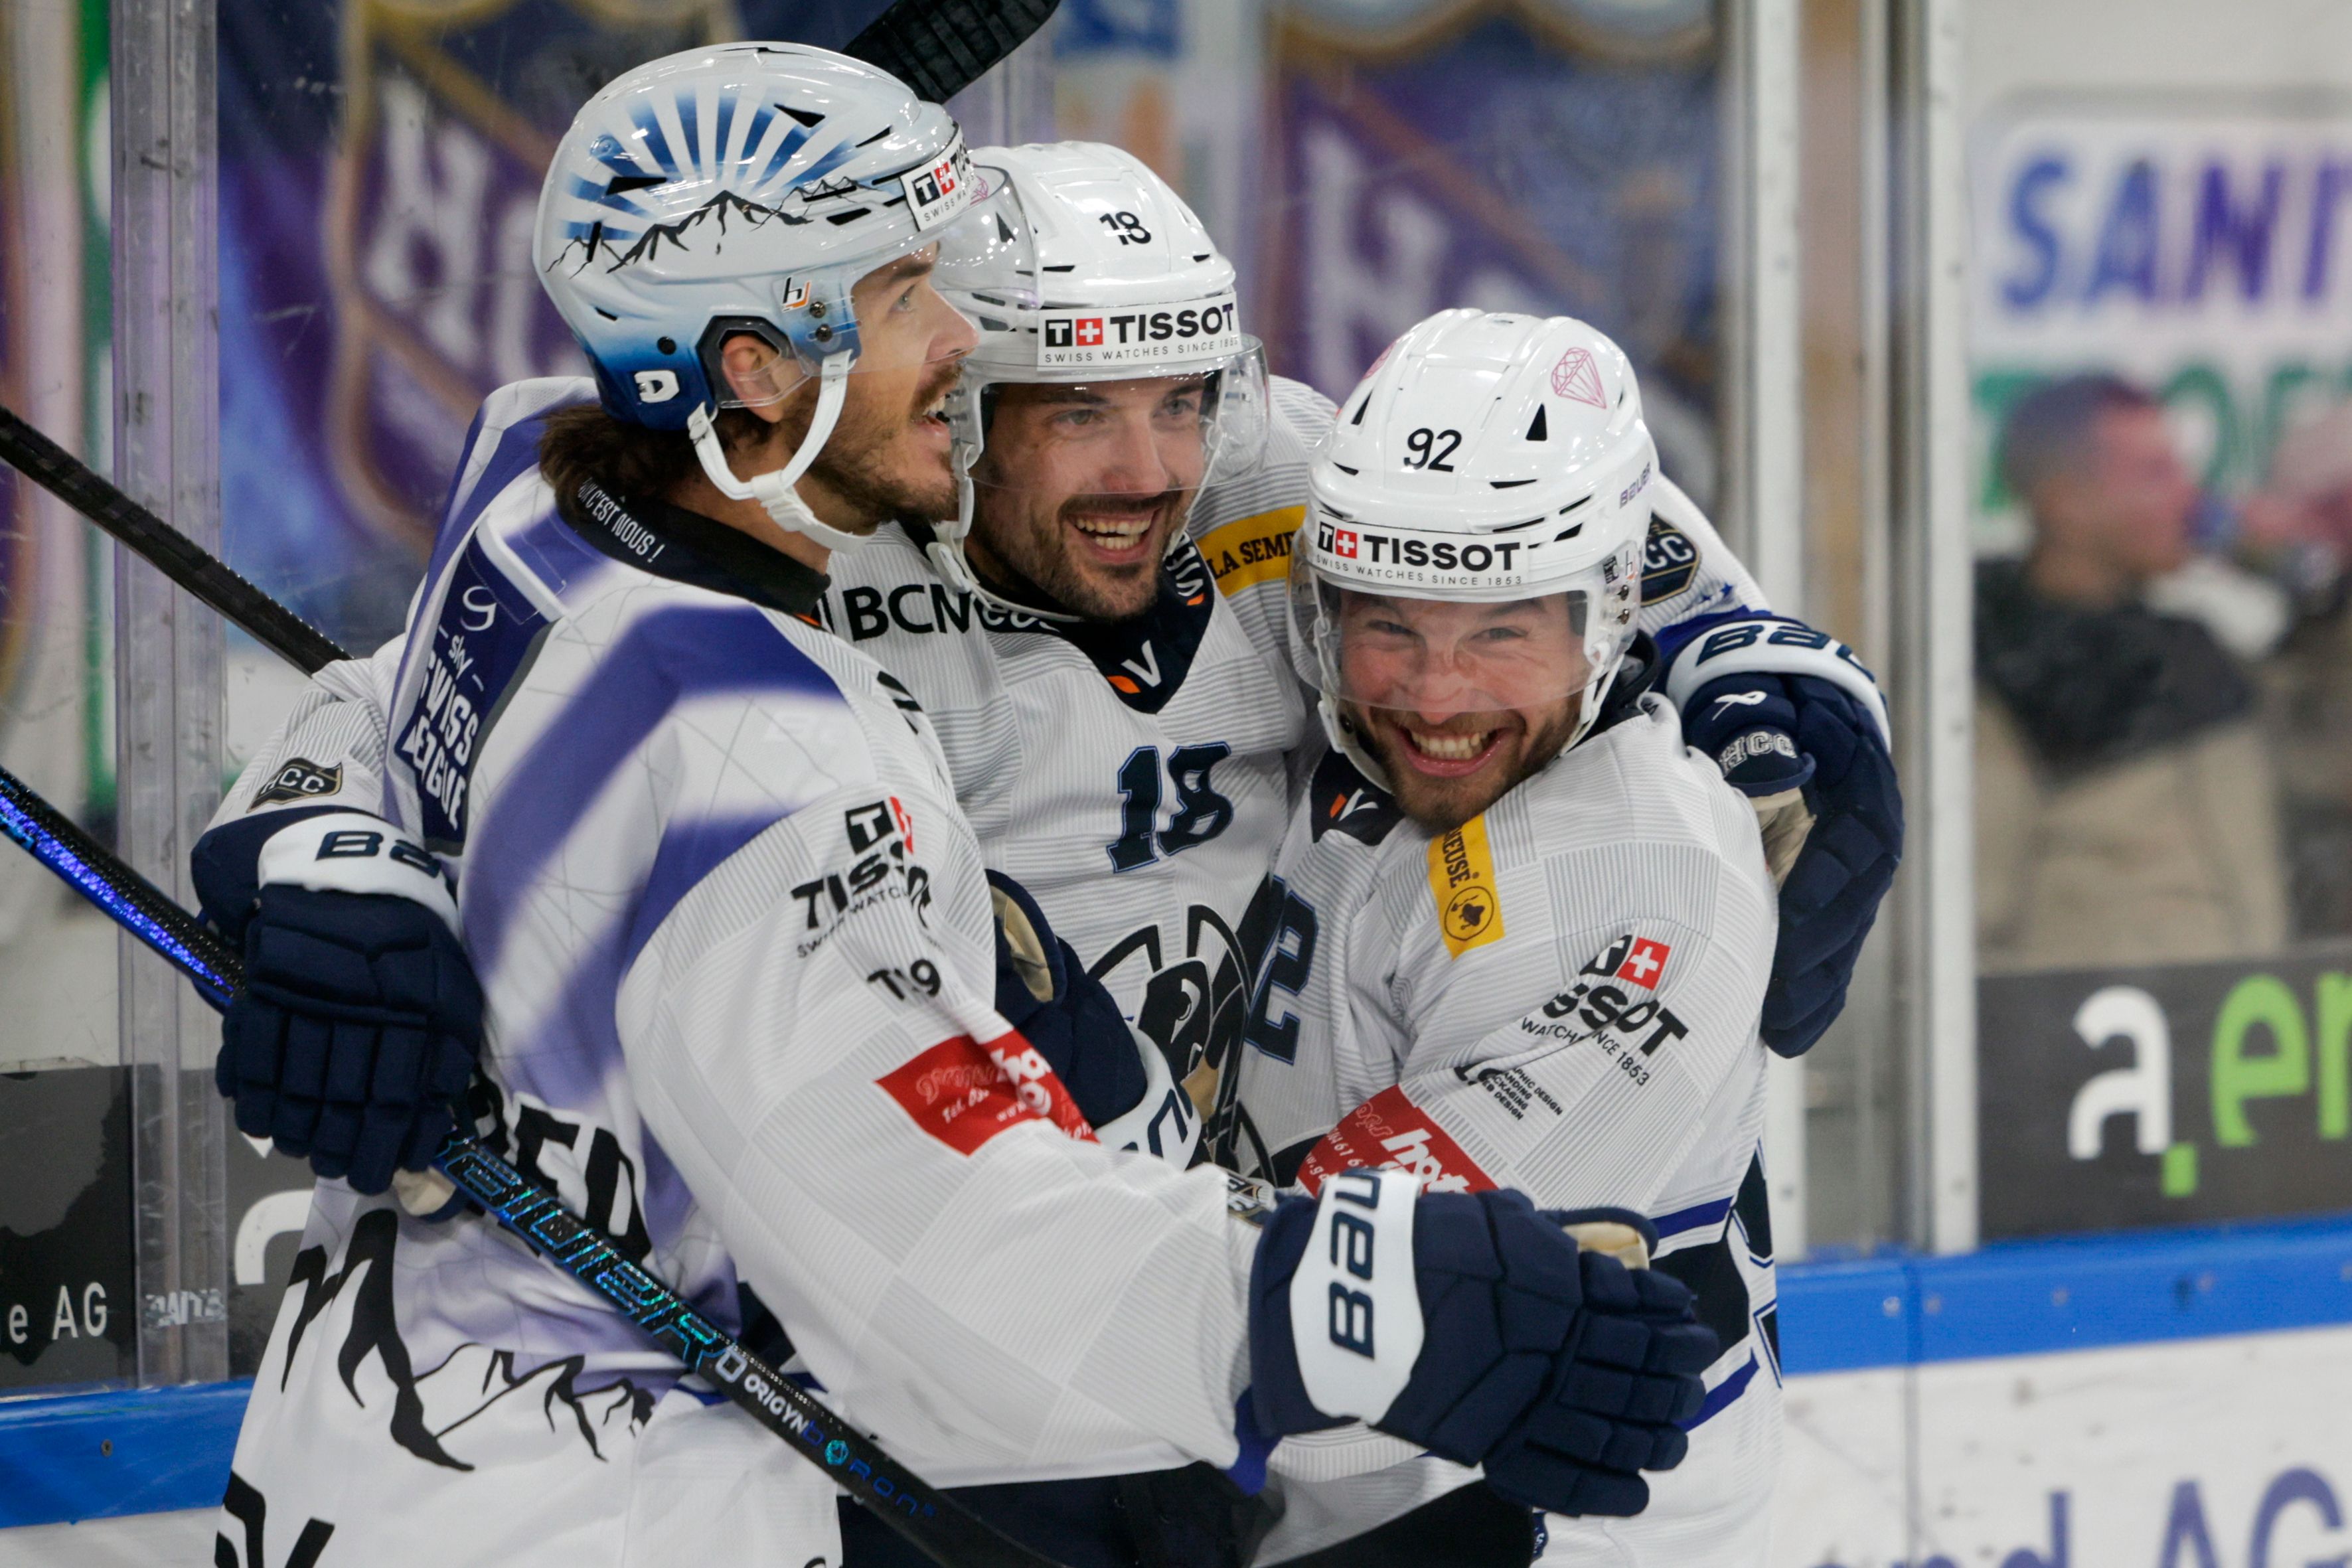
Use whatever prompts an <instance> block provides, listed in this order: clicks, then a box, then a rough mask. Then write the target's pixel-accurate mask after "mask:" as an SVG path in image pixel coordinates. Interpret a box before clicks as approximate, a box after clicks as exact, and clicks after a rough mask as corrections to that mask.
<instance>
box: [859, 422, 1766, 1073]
mask: <svg viewBox="0 0 2352 1568" xmlns="http://www.w3.org/2000/svg"><path fill="white" fill-rule="evenodd" d="M1272 390H1273V402H1274V408H1275V414H1276V417H1275V419H1274V420H1273V422H1272V427H1271V430H1270V434H1269V438H1268V441H1267V447H1266V453H1265V461H1264V462H1263V463H1262V464H1261V465H1260V466H1259V467H1258V468H1257V469H1255V471H1254V472H1252V473H1251V474H1249V475H1247V476H1245V477H1244V478H1241V479H1235V480H1233V481H1230V482H1226V483H1223V484H1219V485H1215V486H1212V487H1209V488H1208V489H1205V490H1204V491H1203V492H1202V495H1201V496H1200V498H1199V500H1197V502H1196V503H1195V505H1194V506H1193V509H1192V515H1191V517H1190V519H1189V520H1188V523H1187V532H1188V534H1189V535H1190V539H1191V542H1190V543H1187V544H1184V545H1181V546H1180V547H1179V548H1178V550H1177V552H1175V554H1174V555H1173V556H1172V557H1171V560H1170V563H1169V567H1168V571H1167V573H1166V574H1165V575H1164V577H1163V579H1162V582H1161V584H1160V596H1159V599H1158V602H1157V603H1156V604H1155V605H1153V607H1152V609H1151V610H1150V613H1149V614H1147V615H1146V616H1143V617H1142V618H1140V619H1139V620H1136V621H1131V622H1126V623H1122V624H1118V625H1103V624H1078V625H1071V624H1067V623H1057V622H1054V621H1049V620H1045V619H1040V618H1035V617H1030V616H1018V615H1011V614H1007V613H1004V612H1002V611H999V610H996V609H994V608H992V607H991V606H989V605H986V604H985V603H984V602H982V601H979V600H977V599H976V598H975V597H974V596H973V595H970V594H968V593H964V592H961V591H959V590H957V589H955V588H952V587H950V586H949V585H948V584H945V583H944V582H942V581H940V579H939V578H938V577H937V576H935V575H934V574H932V572H931V570H930V568H929V564H928V563H927V562H926V561H925V559H924V556H923V553H922V551H921V549H920V547H919V545H918V544H917V542H915V540H914V539H913V538H911V537H909V535H908V533H907V532H905V531H901V530H900V529H898V528H895V527H893V528H889V529H886V530H885V531H884V532H883V535H882V537H881V538H879V539H877V541H876V542H874V543H873V544H871V545H869V546H867V547H866V548H863V549H860V550H857V551H855V552H849V553H846V554H843V555H836V556H835V558H834V561H833V567H832V570H833V585H832V587H831V589H830V590H829V591H828V592H827V593H826V595H825V602H824V612H823V614H824V618H825V620H826V623H827V624H828V625H829V626H832V627H833V629H834V630H835V631H836V632H838V633H839V634H840V635H841V636H842V637H845V638H846V639H847V640H848V641H849V642H850V643H851V644H852V645H853V646H854V647H857V648H859V649H860V650H862V651H864V652H867V653H870V654H872V655H873V656H874V658H876V659H877V661H878V662H880V663H881V664H882V665H883V667H884V668H887V669H888V670H889V671H890V672H891V673H892V674H893V675H895V676H897V677H898V679H901V680H903V681H905V682H906V684H907V686H908V689H910V690H911V691H913V692H914V694H915V695H916V696H917V697H918V698H919V700H921V702H922V704H923V708H924V710H925V711H926V712H927V713H928V714H929V716H930V719H931V722H932V724H933V726H934V728H935V729H936V730H937V731H938V733H939V737H940V747H941V749H942V751H943V752H945V754H946V756H947V761H948V771H949V773H950V775H952V777H953V778H954V780H955V791H956V798H957V800H958V802H959V804H961V805H962V807H963V809H964V813H965V815H966V816H968V817H970V818H971V825H972V830H973V831H974V832H975V833H976V834H978V835H979V837H980V842H981V851H982V856H983V857H984V858H986V860H987V862H988V864H989V866H990V867H991V868H993V869H996V870H999V871H1003V872H1004V873H1006V874H1007V875H1009V876H1011V877H1013V879H1015V880H1017V881H1019V882H1020V883H1021V884H1022V885H1023V886H1024V888H1026V889H1028V891H1029V892H1030V894H1031V895H1032V896H1033V897H1034V898H1035V899H1036V900H1037V902H1038V904H1039V906H1040V907H1041V908H1043V909H1044V910H1045V915H1046V918H1047V919H1048V920H1049V921H1052V922H1053V925H1054V928H1055V931H1056V932H1057V933H1058V934H1059V935H1060V936H1061V937H1062V938H1063V939H1064V940H1066V941H1067V942H1069V943H1070V945H1071V947H1072V948H1074V949H1075V950H1076V952H1077V953H1078V956H1079V957H1080V958H1081V959H1082V960H1083V961H1084V962H1085V963H1086V964H1087V967H1088V969H1089V970H1090V971H1091V972H1092V973H1094V974H1096V975H1097V977H1098V978H1100V979H1101V980H1102V981H1103V982H1104V984H1106V985H1107V986H1108V988H1109V990H1110V992H1111V994H1112V995H1113V996H1114V997H1116V998H1117V999H1118V1004H1119V1006H1120V1009H1121V1011H1122V1012H1123V1013H1124V1014H1125V1015H1126V1016H1127V1017H1128V1018H1129V1021H1130V1022H1132V1023H1133V1024H1134V1025H1135V1026H1136V1027H1137V1028H1138V1030H1139V1032H1141V1033H1142V1034H1143V1035H1145V1036H1146V1037H1149V1038H1150V1039H1152V1040H1153V1041H1155V1042H1157V1043H1158V1045H1159V1046H1160V1049H1161V1050H1162V1052H1163V1053H1165V1054H1166V1056H1167V1058H1168V1059H1169V1065H1170V1068H1171V1076H1172V1077H1173V1079H1175V1080H1176V1081H1177V1082H1180V1083H1184V1084H1186V1085H1188V1087H1189V1088H1190V1089H1191V1090H1192V1100H1194V1101H1195V1102H1197V1104H1198V1105H1199V1106H1201V1107H1202V1108H1205V1107H1207V1106H1208V1105H1210V1104H1211V1103H1213V1099H1214V1096H1215V1081H1216V1075H1217V1073H1218V1071H1219V1070H1220V1069H1221V1068H1223V1065H1224V1064H1225V1063H1226V1061H1227V1060H1228V1059H1229V1058H1230V1056H1231V1053H1232V1050H1233V1047H1234V1045H1235V1043H1236V1042H1238V1041H1239V1039H1240V1038H1241V1034H1242V1029H1243V1026H1244V1022H1245V1018H1246V1015H1247V1013H1248V1010H1249V1002H1250V995H1249V992H1250V977H1251V973H1252V969H1253V967H1254V965H1255V962H1256V958H1257V955H1258V954H1260V953H1262V952H1264V950H1265V942H1266V941H1267V940H1268V938H1269V936H1270V934H1271V928H1270V927H1269V926H1267V924H1266V923H1265V921H1266V919H1267V917H1268V916H1269V915H1270V914H1271V912H1272V911H1271V910H1269V909H1268V908H1267V907H1266V906H1265V904H1264V903H1263V901H1262V900H1257V899H1256V898H1255V894H1256V891H1257V889H1258V888H1259V885H1260V882H1261V880H1262V879H1263V878H1264V876H1265V870H1266V868H1268V867H1269V866H1270V865H1272V863H1273V860H1274V857H1275V853H1276V849H1277V848H1278V847H1279V846H1280V844H1281V842H1282V836H1283V832H1284V829H1285V827H1286V824H1287V823H1288V821H1289V816H1290V806H1291V803H1292V801H1293V800H1295V799H1296V798H1297V790H1298V788H1299V787H1300V786H1301V785H1303V784H1304V782H1305V779H1304V773H1305V771H1306V769H1307V767H1308V766H1310V765H1311V764H1312V763H1313V761H1314V759H1315V756H1316V755H1317V754H1318V752H1320V751H1321V748H1322V731H1321V727H1320V725H1319V723H1318V721H1317V719H1316V717H1315V713H1314V708H1313V704H1312V697H1311V694H1310V693H1308V692H1307V691H1306V690H1305V689H1302V687H1301V685H1300V682H1299V679H1298V675H1297V671H1296V669H1295V668H1294V666H1293V662H1292V658H1291V654H1290V649H1289V622H1288V616H1287V611H1286V603H1285V599H1286V584H1287V581H1288V577H1289V569H1290V544H1291V536H1292V535H1293V534H1294V533H1295V532H1296V531H1297V528H1298V525H1299V523H1300V521H1302V520H1303V519H1304V518H1305V516H1306V509H1307V475H1308V470H1309V468H1310V467H1311V465H1312V462H1313V459H1314V456H1315V453H1316V450H1317V449H1318V447H1319V446H1320V445H1321V444H1322V442H1323V440H1324V438H1325V437H1327V436H1328V432H1329V428H1330V422H1331V419H1332V416H1333V410H1332V405H1331V404H1330V403H1329V402H1328V400H1327V399H1325V398H1324V397H1323V396H1322V395H1320V394H1319V393H1318V392H1316V391H1315V390H1314V389H1313V388H1311V387H1308V386H1306V385H1304V384H1301V383H1298V382H1295V381H1287V380H1285V379H1283V378H1281V377H1276V378H1274V380H1273V383H1272ZM1662 489H1671V487H1662ZM1664 506H1665V509H1666V510H1662V511H1661V513H1660V515H1659V516H1658V518H1657V519H1656V520H1655V521H1654V523H1653V525H1652V528H1651V532H1650V539H1649V542H1648V550H1647V560H1646V562H1645V569H1644V574H1643V584H1644V591H1643V602H1644V605H1645V618H1644V622H1643V624H1644V626H1650V627H1652V628H1653V629H1654V628H1655V627H1657V626H1664V625H1666V624H1668V623H1670V622H1672V621H1675V620H1680V619H1684V618H1687V617H1689V616H1696V615H1701V614H1715V613H1719V612H1720V611H1722V610H1724V609H1727V608H1734V607H1739V606H1760V605H1761V604H1762V597H1761V595H1759V594H1758V592H1757V591H1756V587H1755V584H1754V582H1753V581H1752V580H1751V579H1750V578H1749V577H1748V575H1747V574H1746V572H1745V571H1744V570H1743V569H1742V568H1741V567H1740V565H1739V563H1738V562H1737V561H1736V560H1733V559H1731V558H1730V557H1729V555H1728V553H1727V552H1726V551H1725V550H1724V548H1723V546H1722V542H1721V541H1720V540H1719V539H1717V537H1716V536H1715V534H1714V531H1713V530H1712V529H1711V528H1709V527H1708V525H1707V523H1706V520H1705V519H1704V518H1703V517H1701V516H1700V515H1699V513H1698V511H1697V509H1696V508H1695V507H1692V506H1690V505H1689V503H1688V502H1687V500H1684V499H1683V498H1681V496H1680V494H1679V492H1675V493H1674V495H1673V497H1672V499H1670V500H1667V501H1666V502H1665V503H1664Z"/></svg>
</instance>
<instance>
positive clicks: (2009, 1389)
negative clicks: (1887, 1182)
mask: <svg viewBox="0 0 2352 1568" xmlns="http://www.w3.org/2000/svg"><path fill="white" fill-rule="evenodd" d="M2347 1386H2352V1329H2340V1328H2338V1329H2319V1330H2308V1331H2296V1332H2291V1333H2275V1334H2254V1335H2246V1336H2243V1337H2241V1338H2229V1339H2214V1340H2197V1341H2189V1342H2180V1343H2175V1344H2165V1345H2134V1346H2129V1347H2126V1348H2121V1349H2115V1350H2100V1351H2081V1352H2071V1353H2066V1354H2058V1355H2039V1356H2003V1357H1993V1358H1989V1359H1986V1360H1983V1361H1967V1362H1947V1363H1937V1364H1934V1365H1929V1366H1925V1367H1920V1368H1917V1369H1916V1370H1913V1371H1903V1370H1895V1369H1889V1370H1886V1371H1874V1372H1860V1373H1835V1374H1829V1375H1823V1376H1817V1377H1798V1378H1792V1379H1790V1382H1789V1385H1788V1397H1787V1405H1786V1407H1785V1408H1786V1410H1787V1415H1788V1427H1787V1434H1788V1435H1787V1445H1786V1448H1785V1450H1784V1458H1783V1465H1782V1470H1781V1485H1780V1497H1779V1499H1778V1501H1777V1506H1776V1508H1775V1510H1774V1516H1773V1532H1772V1533H1773V1540H1772V1555H1771V1563H1772V1565H1773V1568H1898V1565H1903V1568H1963V1565H1975V1564H1984V1565H1987V1568H2070V1565H2072V1568H2105V1565H2106V1564H2113V1563H2122V1564H2132V1565H2134V1568H2306V1565H2307V1568H2332V1565H2334V1564H2337V1563H2343V1562H2344V1561H2345V1558H2346V1554H2347V1552H2352V1528H2347V1527H2352V1520H2347V1516H2346V1511H2345V1510H2346V1508H2347V1505H2352V1405H2347V1403H2346V1401H2345V1399H2344V1397H2343V1391H2344V1389H2345V1388H2346V1387H2347Z"/></svg>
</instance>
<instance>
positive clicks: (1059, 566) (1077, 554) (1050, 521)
mask: <svg viewBox="0 0 2352 1568" xmlns="http://www.w3.org/2000/svg"><path fill="white" fill-rule="evenodd" d="M1193 494H1194V492H1193V491H1192V490H1191V489H1168V490H1161V491H1160V492H1159V493H1158V494H1157V495H1149V496H1139V495H1117V494H1112V495H1079V496H1072V497H1070V498H1069V499H1068V500H1065V501H1063V502H1062V503H1061V505H1059V506H1058V507H1055V508H1053V509H1052V510H1046V508H1045V506H1044V505H1043V504H1042V503H1041V500H1040V498H1037V497H1035V496H1034V495H1033V494H1029V493H1025V492H1023V491H1019V490H1009V489H1008V490H997V491H993V492H992V491H990V490H989V489H987V488H986V487H982V489H981V491H980V495H979V501H980V505H981V507H982V517H981V518H979V519H977V520H976V521H975V522H974V526H973V529H972V536H971V539H970V540H969V541H967V542H966V545H965V548H966V551H967V552H968V553H970V554H971V557H972V562H973V565H974V567H975V568H976V569H977V570H978V571H979V572H980V574H981V575H982V577H983V578H984V579H986V580H987V581H988V583H989V584H990V586H992V587H994V588H996V589H997V590H998V591H999V592H1001V593H1003V594H1004V595H1005V596H1006V597H1007V598H1010V599H1013V600H1014V601H1015V602H1020V603H1032V604H1036V605H1040V606H1041V607H1043V608H1046V609H1057V610H1062V611H1065V612H1066V613H1068V614H1070V615H1074V616H1081V617H1083V618H1084V619H1087V620H1089V621H1131V620H1133V619H1135V618H1136V617H1137V616H1141V615H1142V614H1144V613H1145V612H1146V611H1148V610H1150V608H1151V605H1152V602H1153V600H1155V599H1156V598H1157V597H1158V596H1159V593H1160V572H1161V570H1162V569H1163V568H1164V566H1165V564H1166V562H1167V559H1168V542H1169V541H1170V540H1171V538H1173V537H1174V536H1175V532H1176V530H1178V529H1179V528H1181V527H1182V526H1183V524H1184V514H1185V512H1186V511H1187V510H1189V509H1190V508H1191V506H1192V497H1193ZM1081 519H1086V520H1088V521H1095V520H1117V521H1126V520H1131V519H1141V520H1144V521H1145V522H1146V526H1145V529H1144V531H1143V536H1142V538H1141V540H1140V541H1139V542H1138V544H1137V546H1136V547H1135V548H1134V549H1133V550H1132V552H1131V553H1132V554H1133V555H1134V559H1132V560H1130V561H1118V562H1113V561H1104V560H1098V559H1087V553H1086V552H1088V551H1090V550H1091V549H1092V546H1091V545H1089V544H1088V543H1087V540H1086V537H1085V531H1084V530H1082V529H1081V528H1080V527H1079V526H1078V524H1079V521H1080V520H1081Z"/></svg>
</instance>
